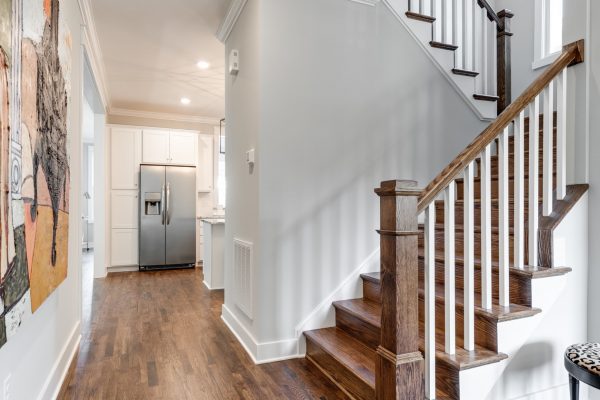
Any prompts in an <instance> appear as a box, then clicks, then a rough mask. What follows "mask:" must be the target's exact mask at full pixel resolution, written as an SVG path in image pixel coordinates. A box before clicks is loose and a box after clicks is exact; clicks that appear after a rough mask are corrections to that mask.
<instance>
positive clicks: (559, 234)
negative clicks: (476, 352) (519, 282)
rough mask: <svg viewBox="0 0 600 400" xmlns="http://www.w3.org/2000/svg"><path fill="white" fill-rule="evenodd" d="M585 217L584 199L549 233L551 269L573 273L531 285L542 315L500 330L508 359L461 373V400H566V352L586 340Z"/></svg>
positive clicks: (500, 326)
mask: <svg viewBox="0 0 600 400" xmlns="http://www.w3.org/2000/svg"><path fill="white" fill-rule="evenodd" d="M587 215H588V195H587V194H585V195H584V196H583V197H582V198H581V199H580V200H579V201H578V203H577V204H576V205H575V206H574V208H573V209H572V210H571V211H570V212H569V214H567V216H566V217H565V219H564V220H563V221H562V222H561V223H560V225H559V226H558V228H557V229H556V230H555V231H554V232H553V239H554V243H555V246H554V248H555V251H554V255H553V256H554V260H555V265H568V266H569V267H571V268H572V269H573V270H572V272H570V273H568V274H566V275H562V276H556V277H549V278H540V279H534V280H533V281H532V299H533V307H537V308H540V309H541V310H542V313H541V314H538V315H536V316H534V317H531V318H524V319H520V320H514V321H507V322H502V323H499V324H498V351H499V352H502V353H505V354H508V356H509V358H508V359H507V360H504V361H502V362H500V363H496V364H491V365H486V366H483V367H479V368H474V369H470V370H465V371H461V372H460V398H461V399H464V400H471V399H472V400H482V399H486V400H507V399H511V400H521V399H522V400H525V399H527V400H538V399H539V400H541V399H544V400H554V399H556V400H563V399H566V398H569V392H568V380H567V378H568V375H567V373H566V372H565V369H564V364H563V356H564V351H565V349H566V348H567V347H568V346H569V345H571V344H574V343H581V342H585V341H586V340H587V276H588V259H587V254H588V251H587V243H588V228H587V227H588V222H587ZM582 389H583V388H582ZM584 390H585V389H584ZM582 398H587V397H586V395H585V393H583V397H582Z"/></svg>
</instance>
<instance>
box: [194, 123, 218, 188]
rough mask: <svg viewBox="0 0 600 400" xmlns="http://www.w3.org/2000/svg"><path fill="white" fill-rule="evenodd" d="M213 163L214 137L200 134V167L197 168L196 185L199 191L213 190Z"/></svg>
mask: <svg viewBox="0 0 600 400" xmlns="http://www.w3.org/2000/svg"><path fill="white" fill-rule="evenodd" d="M213 165H214V147H213V137H212V136H209V135H198V168H197V169H196V187H197V190H198V192H212V191H213V187H214V174H213V169H214V168H213Z"/></svg>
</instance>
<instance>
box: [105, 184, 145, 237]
mask: <svg viewBox="0 0 600 400" xmlns="http://www.w3.org/2000/svg"><path fill="white" fill-rule="evenodd" d="M138 207H139V201H138V192H137V191H134V190H113V191H112V193H111V209H112V212H111V214H112V215H111V227H112V228H113V229H137V228H138V218H139V217H138Z"/></svg>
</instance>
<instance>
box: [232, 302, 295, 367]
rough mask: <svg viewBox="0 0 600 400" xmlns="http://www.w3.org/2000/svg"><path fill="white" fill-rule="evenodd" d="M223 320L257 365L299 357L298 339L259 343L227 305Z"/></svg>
mask: <svg viewBox="0 0 600 400" xmlns="http://www.w3.org/2000/svg"><path fill="white" fill-rule="evenodd" d="M221 319H222V320H223V322H224V323H225V325H227V327H228V328H229V330H230V331H231V332H232V333H233V334H234V336H235V337H236V338H237V340H238V341H239V342H240V343H241V345H242V347H243V348H244V350H246V352H247V353H248V355H249V356H250V358H251V359H252V361H253V362H254V363H255V364H266V363H271V362H276V361H283V360H289V359H292V358H298V357H299V355H298V340H297V339H295V338H294V339H287V340H280V341H276V342H264V343H258V342H257V341H256V339H255V338H254V336H253V335H252V333H250V332H249V331H248V330H247V329H246V328H245V327H244V325H243V324H242V323H241V322H240V320H239V319H237V317H236V316H235V314H234V313H232V312H231V311H230V310H229V308H227V306H225V304H223V308H222V314H221Z"/></svg>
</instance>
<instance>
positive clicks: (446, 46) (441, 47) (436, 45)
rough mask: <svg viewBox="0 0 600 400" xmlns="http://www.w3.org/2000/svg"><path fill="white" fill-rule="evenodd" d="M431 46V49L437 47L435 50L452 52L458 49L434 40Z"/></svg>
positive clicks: (430, 43)
mask: <svg viewBox="0 0 600 400" xmlns="http://www.w3.org/2000/svg"><path fill="white" fill-rule="evenodd" d="M429 45H430V46H431V47H435V48H438V49H443V50H450V51H454V50H456V49H458V46H456V45H453V44H449V43H442V42H437V41H435V40H432V41H431V42H429Z"/></svg>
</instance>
